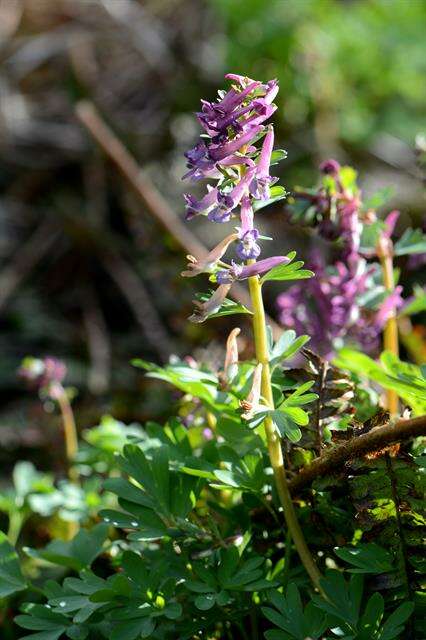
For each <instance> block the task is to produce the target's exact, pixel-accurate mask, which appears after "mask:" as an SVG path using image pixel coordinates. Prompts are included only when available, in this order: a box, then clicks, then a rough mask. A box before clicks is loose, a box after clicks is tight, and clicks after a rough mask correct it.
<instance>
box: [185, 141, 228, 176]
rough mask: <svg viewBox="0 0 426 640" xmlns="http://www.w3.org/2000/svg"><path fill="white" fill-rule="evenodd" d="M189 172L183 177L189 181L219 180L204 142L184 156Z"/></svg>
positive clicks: (217, 172)
mask: <svg viewBox="0 0 426 640" xmlns="http://www.w3.org/2000/svg"><path fill="white" fill-rule="evenodd" d="M184 155H185V157H186V159H187V161H188V162H187V165H186V166H187V167H188V169H189V171H188V172H187V173H185V175H184V176H183V178H182V179H183V180H186V179H187V178H189V179H191V180H202V179H203V178H219V177H220V175H221V174H220V172H219V171H218V169H216V164H215V162H214V161H213V160H212V159H211V158H210V156H209V150H208V148H207V145H206V143H205V142H204V141H202V142H199V143H198V144H196V145H195V147H193V148H192V149H190V150H189V151H187V152H186V153H185V154H184Z"/></svg>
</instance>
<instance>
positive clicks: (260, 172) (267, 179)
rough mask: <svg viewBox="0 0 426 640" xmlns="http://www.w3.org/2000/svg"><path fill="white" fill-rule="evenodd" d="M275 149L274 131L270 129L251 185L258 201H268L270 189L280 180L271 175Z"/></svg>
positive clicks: (251, 189)
mask: <svg viewBox="0 0 426 640" xmlns="http://www.w3.org/2000/svg"><path fill="white" fill-rule="evenodd" d="M273 149H274V130H273V129H272V128H270V129H269V131H268V133H267V134H266V136H265V140H264V141H263V145H262V151H261V152H260V156H259V162H258V164H257V167H256V174H255V176H254V178H253V180H252V182H251V184H250V193H251V194H252V195H253V197H255V198H256V199H258V200H268V198H269V197H270V190H269V187H270V186H271V184H274V183H275V182H276V181H277V180H278V178H273V177H272V176H270V175H269V167H270V164H271V156H272V151H273Z"/></svg>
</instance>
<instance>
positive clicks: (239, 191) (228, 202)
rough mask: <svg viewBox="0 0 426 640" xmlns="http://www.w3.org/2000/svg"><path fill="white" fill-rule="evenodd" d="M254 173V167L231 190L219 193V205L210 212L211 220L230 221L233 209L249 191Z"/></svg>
mask: <svg viewBox="0 0 426 640" xmlns="http://www.w3.org/2000/svg"><path fill="white" fill-rule="evenodd" d="M253 173H254V169H249V170H248V171H247V173H246V174H245V176H244V177H243V178H242V179H241V180H240V181H239V182H237V184H236V185H235V187H234V188H233V189H232V190H231V191H229V192H228V193H221V192H219V193H218V196H217V205H216V206H215V207H214V208H213V209H211V211H210V212H209V214H208V218H209V220H211V221H212V222H229V220H230V219H231V215H232V212H233V210H234V209H235V207H237V206H238V205H239V204H240V202H241V200H242V198H243V196H244V194H245V193H247V192H248V186H249V184H250V181H251V179H252V176H253Z"/></svg>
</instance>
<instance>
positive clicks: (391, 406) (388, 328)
mask: <svg viewBox="0 0 426 640" xmlns="http://www.w3.org/2000/svg"><path fill="white" fill-rule="evenodd" d="M377 255H378V257H379V259H380V264H381V267H382V273H383V284H384V286H385V288H386V289H387V291H389V292H390V293H393V291H394V289H395V280H394V275H393V259H392V242H391V240H388V239H385V240H384V241H383V242H381V243H379V245H378V247H377ZM383 346H384V348H385V349H386V351H390V352H391V353H393V354H394V355H395V356H398V355H399V344H398V324H397V320H396V311H392V313H391V314H390V316H389V318H388V320H387V321H386V324H385V328H384V330H383ZM386 408H387V410H388V411H389V413H390V414H391V416H396V415H398V414H399V402H398V394H397V393H396V391H393V390H391V389H388V390H387V391H386Z"/></svg>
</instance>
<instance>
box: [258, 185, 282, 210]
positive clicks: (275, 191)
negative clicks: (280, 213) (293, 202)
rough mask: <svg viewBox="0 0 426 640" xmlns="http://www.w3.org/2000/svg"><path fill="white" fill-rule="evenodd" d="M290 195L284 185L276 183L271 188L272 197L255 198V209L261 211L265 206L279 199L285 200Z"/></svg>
mask: <svg viewBox="0 0 426 640" xmlns="http://www.w3.org/2000/svg"><path fill="white" fill-rule="evenodd" d="M287 195H288V193H287V191H286V190H285V189H284V187H281V186H279V185H275V186H273V187H271V189H270V198H268V200H254V201H253V211H259V210H260V209H263V208H264V207H267V206H268V205H270V204H273V203H274V202H278V201H279V200H283V199H284V198H286V197H287Z"/></svg>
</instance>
